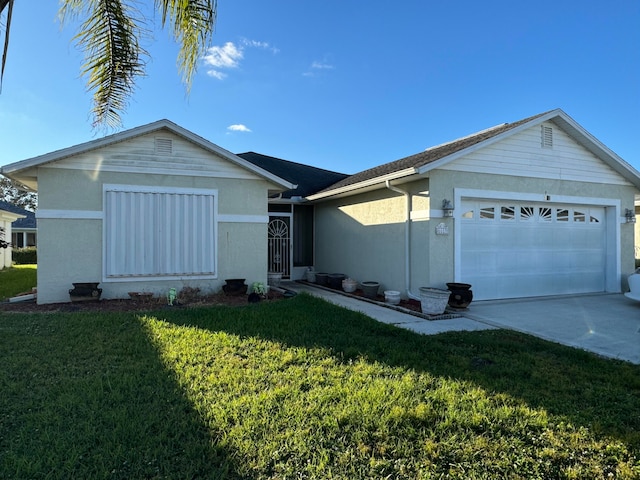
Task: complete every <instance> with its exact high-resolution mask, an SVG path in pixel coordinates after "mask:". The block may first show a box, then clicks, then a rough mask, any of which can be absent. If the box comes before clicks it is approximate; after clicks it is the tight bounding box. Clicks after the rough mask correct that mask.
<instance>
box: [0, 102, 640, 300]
mask: <svg viewBox="0 0 640 480" xmlns="http://www.w3.org/2000/svg"><path fill="white" fill-rule="evenodd" d="M0 171H1V173H2V174H4V175H5V176H8V177H10V178H13V179H14V180H17V181H19V182H21V183H22V184H25V185H27V186H29V187H31V188H34V189H37V190H38V193H39V210H38V213H37V217H38V229H39V255H38V259H39V265H38V302H40V303H49V302H58V301H67V300H68V295H67V291H68V289H69V288H71V283H72V282H95V281H100V282H102V284H101V287H102V288H103V296H104V297H105V298H116V297H125V296H126V294H127V292H128V291H131V290H135V291H141V290H146V291H154V292H156V293H162V292H166V290H167V289H168V288H170V287H178V288H179V287H181V286H183V285H190V286H196V287H200V288H203V289H204V290H214V291H216V290H219V289H220V288H221V286H222V285H223V283H224V279H226V278H246V279H247V283H249V282H254V281H262V282H264V281H266V279H267V272H269V271H277V272H280V273H283V276H284V277H285V278H287V277H288V278H292V279H297V278H301V277H302V276H303V274H304V271H305V270H306V268H307V267H310V266H314V267H315V268H316V270H318V271H320V270H322V271H325V272H328V273H344V274H347V275H349V276H351V277H353V278H356V279H358V280H360V281H365V280H375V281H379V282H380V283H381V285H382V288H383V289H393V290H399V291H401V292H402V295H403V296H417V295H418V289H419V287H423V286H429V287H440V288H444V287H445V285H446V283H447V282H463V283H470V284H472V288H473V292H474V297H475V299H478V300H481V299H498V298H512V297H528V296H543V295H558V294H575V293H590V292H620V291H621V290H622V288H623V287H624V288H626V284H624V281H625V280H624V279H626V276H627V275H628V274H629V273H631V272H632V271H633V270H634V227H633V225H627V224H626V222H627V221H628V220H627V218H626V217H625V212H626V211H627V210H630V214H631V216H630V218H629V221H630V220H632V219H633V218H634V217H633V208H634V200H635V198H636V196H637V195H638V192H639V189H640V173H638V172H637V171H636V170H635V169H633V168H632V167H631V166H630V165H628V164H627V163H625V162H624V161H623V160H622V159H621V158H620V157H618V156H617V155H616V154H615V153H613V152H612V151H611V150H609V149H608V148H607V147H606V146H604V145H603V144H602V143H600V142H599V141H598V140H597V139H595V138H594V137H593V136H592V135H590V134H589V133H588V132H587V131H585V130H584V129H583V128H582V127H581V126H580V125H578V124H577V123H576V122H575V121H574V120H573V119H571V118H570V117H569V116H568V115H567V114H566V113H564V112H563V111H561V110H553V111H550V112H546V113H543V114H540V115H536V116H534V117H530V118H527V119H524V120H521V121H518V122H515V123H509V124H503V125H499V126H497V127H494V128H490V129H488V130H484V131H482V132H479V133H477V134H475V135H470V136H467V137H465V138H462V139H459V140H455V141H453V142H450V143H446V144H443V145H439V146H436V147H433V148H430V149H427V150H425V151H423V152H420V153H418V154H416V155H412V156H409V157H406V158H403V159H400V160H397V161H394V162H391V163H387V164H385V165H381V166H377V167H375V168H372V169H369V170H365V171H363V172H360V173H357V174H355V175H344V174H339V173H336V172H330V171H327V170H322V169H318V168H314V167H309V166H305V165H302V164H299V163H294V162H288V161H285V160H281V159H277V158H273V157H268V156H264V155H260V154H256V153H251V152H250V153H243V154H239V155H234V154H231V153H229V152H227V151H225V150H223V149H221V148H220V147H217V146H216V145H213V144H211V143H210V142H208V141H206V140H204V139H202V138H201V137H198V136H196V135H194V134H193V133H191V132H188V131H186V130H184V129H182V128H181V127H179V126H177V125H175V124H173V123H171V122H169V121H167V120H162V121H159V122H155V123H153V124H150V125H146V126H143V127H138V128H134V129H132V130H127V131H125V132H121V133H119V134H116V135H111V136H109V137H105V138H103V139H100V140H95V141H93V142H89V143H85V144H82V145H78V146H75V147H71V148H68V149H64V150H60V151H57V152H53V153H50V154H47V155H43V156H41V157H36V158H32V159H28V160H24V161H22V162H17V163H14V164H11V165H7V166H5V167H3V168H2V169H1V170H0Z"/></svg>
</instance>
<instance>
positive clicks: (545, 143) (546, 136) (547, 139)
mask: <svg viewBox="0 0 640 480" xmlns="http://www.w3.org/2000/svg"><path fill="white" fill-rule="evenodd" d="M542 148H553V128H551V127H547V126H546V125H542Z"/></svg>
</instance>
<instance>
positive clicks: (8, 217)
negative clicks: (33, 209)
mask: <svg viewBox="0 0 640 480" xmlns="http://www.w3.org/2000/svg"><path fill="white" fill-rule="evenodd" d="M20 218H27V216H26V215H20V214H19V213H13V212H9V211H7V210H0V219H1V220H4V221H9V222H12V223H13V222H15V221H16V220H18V219H20Z"/></svg>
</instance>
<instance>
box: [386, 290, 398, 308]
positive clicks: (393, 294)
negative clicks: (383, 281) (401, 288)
mask: <svg viewBox="0 0 640 480" xmlns="http://www.w3.org/2000/svg"><path fill="white" fill-rule="evenodd" d="M384 301H385V302H386V303H389V304H391V305H398V304H399V303H400V292H398V291H397V290H385V291H384Z"/></svg>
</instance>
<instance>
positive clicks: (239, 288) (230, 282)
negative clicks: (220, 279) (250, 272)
mask: <svg viewBox="0 0 640 480" xmlns="http://www.w3.org/2000/svg"><path fill="white" fill-rule="evenodd" d="M244 281H245V279H244V278H229V279H227V280H225V282H227V284H226V285H223V286H222V291H223V292H224V293H225V295H237V296H239V295H244V294H245V293H247V284H246V283H244Z"/></svg>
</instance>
